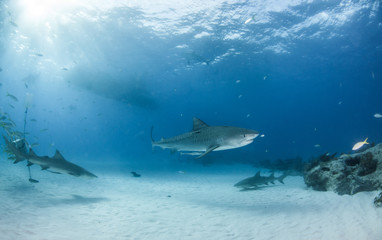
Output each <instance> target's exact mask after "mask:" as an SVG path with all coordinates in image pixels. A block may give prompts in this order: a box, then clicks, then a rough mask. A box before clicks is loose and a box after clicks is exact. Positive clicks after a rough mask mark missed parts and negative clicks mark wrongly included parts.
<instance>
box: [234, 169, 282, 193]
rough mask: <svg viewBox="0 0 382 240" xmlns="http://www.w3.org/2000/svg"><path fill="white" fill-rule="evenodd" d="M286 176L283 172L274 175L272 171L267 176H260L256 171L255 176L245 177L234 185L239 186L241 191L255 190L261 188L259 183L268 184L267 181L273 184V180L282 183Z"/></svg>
mask: <svg viewBox="0 0 382 240" xmlns="http://www.w3.org/2000/svg"><path fill="white" fill-rule="evenodd" d="M286 176H288V174H287V173H283V174H282V175H281V176H280V177H275V175H274V173H272V174H271V175H269V176H261V175H260V171H258V172H257V173H256V174H255V176H253V177H249V178H245V179H243V180H241V181H240V182H238V183H236V184H235V185H234V187H237V188H241V191H248V190H257V189H260V188H261V185H268V184H269V183H272V184H275V182H274V181H275V180H277V181H279V182H280V183H282V184H284V178H285V177H286Z"/></svg>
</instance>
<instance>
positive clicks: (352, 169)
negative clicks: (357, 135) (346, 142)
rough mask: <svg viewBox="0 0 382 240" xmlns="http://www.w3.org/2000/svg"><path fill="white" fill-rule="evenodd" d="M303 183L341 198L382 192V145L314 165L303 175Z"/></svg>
mask: <svg viewBox="0 0 382 240" xmlns="http://www.w3.org/2000/svg"><path fill="white" fill-rule="evenodd" d="M304 181H305V183H306V184H307V185H308V186H309V187H312V188H313V189H315V190H318V191H334V192H337V193H338V194H340V195H343V194H350V195H352V194H355V193H357V192H362V191H375V190H381V189H382V143H381V144H378V145H376V146H375V147H372V148H369V149H367V150H366V151H364V152H361V153H355V154H351V155H348V154H343V155H341V156H340V157H339V158H332V159H330V160H329V161H318V162H315V165H314V166H312V165H311V166H309V168H307V169H306V171H305V172H304ZM381 201H382V200H381ZM381 204H382V203H381Z"/></svg>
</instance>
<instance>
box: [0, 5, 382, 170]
mask: <svg viewBox="0 0 382 240" xmlns="http://www.w3.org/2000/svg"><path fill="white" fill-rule="evenodd" d="M0 32H1V34H0V43H1V44H0V69H1V71H0V104H1V105H0V107H1V109H0V110H1V113H2V114H5V113H8V115H9V116H10V117H11V118H12V120H13V121H14V122H15V123H16V126H17V129H18V130H19V131H23V126H24V113H25V108H26V106H29V108H28V114H27V124H26V131H27V132H28V133H29V134H28V135H27V140H28V142H29V143H31V144H34V143H36V144H35V145H34V149H35V151H36V152H37V153H38V154H40V155H49V156H51V155H53V154H54V152H55V150H56V149H59V150H60V151H61V152H62V153H63V155H64V156H65V158H67V159H68V160H70V161H74V162H76V163H78V164H80V165H81V163H82V162H92V163H97V164H99V165H100V166H101V168H104V167H102V166H103V164H105V163H107V162H115V161H117V162H120V163H141V164H144V165H147V166H150V164H152V163H156V164H164V165H166V164H168V165H171V164H173V163H178V162H179V161H187V162H191V163H192V162H193V161H194V159H193V157H187V156H181V155H179V154H170V152H169V151H168V150H161V149H159V148H156V149H154V150H152V147H151V142H150V128H151V126H154V132H153V135H154V138H155V139H160V138H161V137H172V136H175V135H178V134H181V133H184V132H187V131H190V130H191V128H192V118H193V117H198V118H200V119H201V120H203V121H204V122H206V123H207V124H210V125H226V126H238V127H243V128H250V129H254V130H257V131H258V132H259V133H260V134H264V137H257V138H256V139H255V140H254V142H253V143H252V144H250V145H248V146H245V147H242V148H238V149H234V150H227V151H219V152H212V153H210V154H208V155H207V156H206V157H205V159H206V161H209V162H215V163H250V164H253V163H256V162H259V161H262V160H267V159H269V160H277V159H287V158H295V157H298V156H299V157H302V158H303V159H304V160H308V159H310V158H311V157H313V156H317V155H320V154H323V153H326V152H329V153H334V152H338V153H341V152H350V151H351V148H352V146H353V145H354V144H355V143H356V142H359V141H363V140H364V139H365V138H368V139H369V142H375V143H379V142H381V141H382V131H381V129H382V118H376V117H374V114H376V113H380V114H382V101H381V93H382V13H381V2H380V1H378V0H374V1H372V0H359V1H355V0H354V1H351V0H346V1H345V0H343V1H339V0H338V1H337V0H334V1H304V0H290V1H197V0H193V1H159V0H158V1H113V2H111V3H109V2H108V3H106V2H104V1H96V0H94V1H81V2H76V1H53V2H52V1H31V0H29V1H26V0H24V1H23V0H17V1H7V0H3V1H1V2H0ZM8 93H9V94H11V95H12V96H15V97H16V98H17V101H16V100H15V99H14V98H12V97H10V96H9V95H7V94H8ZM3 134H4V132H3ZM0 141H1V144H2V145H3V143H4V142H3V139H1V140H0ZM198 163H199V162H198ZM93 172H94V173H95V174H97V170H94V171H93Z"/></svg>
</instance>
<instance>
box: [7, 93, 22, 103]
mask: <svg viewBox="0 0 382 240" xmlns="http://www.w3.org/2000/svg"><path fill="white" fill-rule="evenodd" d="M7 97H9V98H11V99H13V100H14V101H15V102H17V101H19V100H18V99H17V97H15V96H14V95H12V94H10V93H9V92H7Z"/></svg>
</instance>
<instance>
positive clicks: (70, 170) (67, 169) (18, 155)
mask: <svg viewBox="0 0 382 240" xmlns="http://www.w3.org/2000/svg"><path fill="white" fill-rule="evenodd" d="M3 137H4V136H3ZM4 140H5V143H6V145H7V147H8V151H9V152H10V153H11V154H13V155H14V159H15V161H14V162H13V163H18V162H21V161H24V160H27V161H28V164H27V166H32V165H33V164H36V165H39V166H40V167H41V170H47V171H50V172H52V173H57V174H61V173H66V174H69V175H72V176H75V177H80V176H84V177H91V178H96V177H97V176H96V175H94V174H93V173H91V172H89V171H87V170H85V169H84V168H82V167H80V166H78V165H76V164H74V163H71V162H68V161H66V160H65V158H64V157H63V156H62V155H61V153H60V152H59V151H58V150H56V154H54V156H53V157H48V156H38V155H36V153H35V152H34V151H33V150H32V149H31V148H30V149H29V152H27V151H26V150H25V145H24V144H25V143H24V144H21V146H18V144H19V143H20V141H13V142H10V141H9V140H8V139H7V138H6V137H4ZM21 141H23V140H21Z"/></svg>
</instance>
